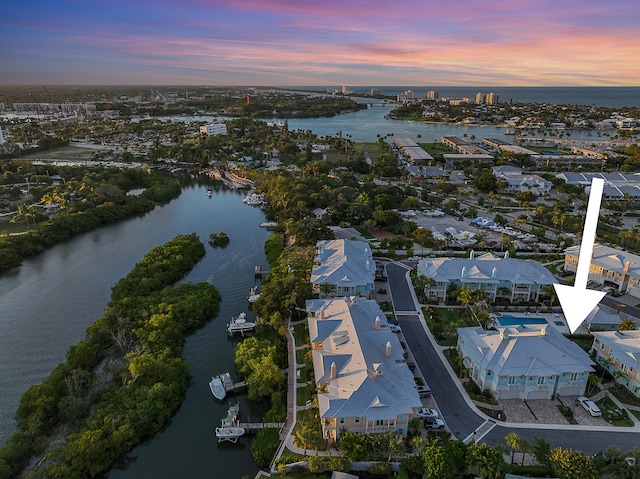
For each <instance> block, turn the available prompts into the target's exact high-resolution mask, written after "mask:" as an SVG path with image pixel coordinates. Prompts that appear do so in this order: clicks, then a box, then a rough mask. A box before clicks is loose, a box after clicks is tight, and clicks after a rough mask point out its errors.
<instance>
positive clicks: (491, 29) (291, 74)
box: [0, 0, 640, 86]
mask: <svg viewBox="0 0 640 479" xmlns="http://www.w3.org/2000/svg"><path fill="white" fill-rule="evenodd" d="M0 18H1V19H2V25H3V27H2V29H0V46H1V48H0V65H2V68H1V70H0V84H41V83H44V84H78V85H79V84H155V85H171V84H173V85H203V84H216V85H272V86H284V85H298V86H311V85H379V86H385V85H433V86H436V85H450V86H467V85H486V86H640V29H639V28H638V20H639V19H640V3H638V2H637V0H618V1H616V2H613V3H605V2H596V1H592V0H582V1H578V0H567V1H562V2H551V1H549V0H541V1H535V2H533V1H529V2H526V1H523V0H512V1H504V0H499V1H495V2H491V3H484V2H477V1H472V0H458V1H451V2H442V3H441V2H433V1H424V0H422V1H420V0H403V1H401V2H395V3H389V2H384V1H380V0H370V1H366V2H365V1H362V0H355V1H347V2H344V1H343V2H337V1H334V0H328V1H324V2H318V1H315V0H311V1H300V0H296V1H287V0H244V1H242V2H239V1H227V2H220V1H217V0H215V1H210V0H184V1H181V2H175V1H171V0H130V1H127V2H125V1H123V0H113V1H110V2H104V1H100V0H98V1H96V2H82V3H81V2H77V1H73V0H59V1H55V2H45V1H42V0H34V1H31V2H11V4H6V5H4V6H3V7H2V11H0Z"/></svg>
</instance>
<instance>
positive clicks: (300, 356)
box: [296, 349, 306, 364]
mask: <svg viewBox="0 0 640 479" xmlns="http://www.w3.org/2000/svg"><path fill="white" fill-rule="evenodd" d="M305 352H306V350H305V349H296V363H297V364H304V353H305Z"/></svg>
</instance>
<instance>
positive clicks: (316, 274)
mask: <svg viewBox="0 0 640 479" xmlns="http://www.w3.org/2000/svg"><path fill="white" fill-rule="evenodd" d="M375 275H376V265H375V262H374V260H373V254H372V252H371V248H370V246H369V243H367V242H364V241H354V240H348V239H336V240H323V241H318V242H317V243H316V256H315V258H314V264H313V267H312V269H311V286H312V289H313V292H314V293H315V294H317V295H318V296H319V297H320V298H325V297H333V296H364V297H366V298H368V297H369V295H370V294H371V292H372V291H373V287H374V282H375Z"/></svg>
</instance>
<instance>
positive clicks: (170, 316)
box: [0, 233, 221, 479]
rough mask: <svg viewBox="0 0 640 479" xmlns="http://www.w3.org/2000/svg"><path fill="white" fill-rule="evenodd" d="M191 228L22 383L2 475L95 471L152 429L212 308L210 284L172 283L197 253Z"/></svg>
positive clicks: (175, 399) (156, 253)
mask: <svg viewBox="0 0 640 479" xmlns="http://www.w3.org/2000/svg"><path fill="white" fill-rule="evenodd" d="M204 254H205V248H204V245H203V244H202V243H201V242H200V240H199V239H198V237H197V235H196V234H195V233H192V234H189V235H179V236H177V237H175V238H174V239H173V240H171V241H169V242H168V243H166V244H164V245H162V246H158V247H156V248H154V249H152V250H151V251H149V253H148V254H147V255H146V256H145V257H144V258H143V259H142V260H141V261H140V262H139V263H138V264H136V265H135V267H134V268H133V270H132V271H131V272H130V273H129V274H128V275H127V276H126V277H124V278H123V279H121V280H120V281H119V282H118V283H117V284H116V285H115V286H114V287H113V289H112V294H111V301H110V303H109V304H108V306H107V309H106V311H105V315H104V316H103V317H102V318H99V319H98V320H97V321H96V322H95V323H93V324H92V325H91V326H90V327H89V328H88V329H87V335H86V338H85V340H83V341H81V342H79V343H78V344H76V345H74V346H71V347H70V348H69V350H68V352H67V361H66V363H63V364H60V365H59V366H58V367H56V368H55V369H54V370H53V371H52V373H51V375H50V376H49V377H48V378H47V379H46V380H45V381H44V382H43V383H42V384H38V385H35V386H32V387H31V388H29V389H28V390H27V391H26V392H25V393H24V395H23V396H22V398H21V400H20V405H19V407H18V411H17V413H16V418H17V421H18V431H17V432H15V433H14V434H13V435H11V436H10V438H9V439H8V441H7V443H6V444H5V445H4V447H3V448H2V449H0V477H2V478H10V477H19V476H20V474H21V473H22V471H23V470H25V468H27V467H28V465H29V464H30V463H31V465H32V466H34V465H35V464H38V467H37V468H34V467H30V469H35V470H33V471H32V472H30V473H29V474H30V475H29V477H31V478H33V479H38V478H47V479H52V478H59V479H63V478H64V479H69V478H83V477H96V476H97V475H99V474H101V473H104V472H105V471H107V470H108V469H109V468H110V467H111V466H112V464H113V463H114V462H115V461H116V460H117V459H118V458H119V457H120V456H121V455H122V454H124V453H126V452H127V451H129V450H131V449H132V448H133V447H135V446H136V445H137V444H139V443H140V442H141V441H142V440H144V439H145V438H148V437H150V436H152V435H153V434H155V433H156V432H158V431H159V430H160V429H161V428H162V427H163V426H164V425H165V424H166V421H167V420H168V419H169V418H170V417H171V416H172V415H173V414H174V413H175V412H176V411H177V409H178V408H179V406H180V404H181V402H182V398H183V395H184V393H185V391H186V389H187V386H188V382H189V366H188V364H187V363H186V361H185V360H184V359H182V349H183V345H184V340H185V337H186V335H188V334H189V333H191V332H193V331H194V330H195V329H197V328H200V327H201V326H203V325H204V324H205V323H206V322H207V321H208V320H210V319H211V318H212V317H214V316H215V315H217V314H218V310H219V304H220V299H221V297H220V294H219V293H218V291H217V289H216V288H215V286H213V285H212V284H210V283H206V282H203V283H198V284H193V283H184V284H180V285H174V283H175V282H176V281H178V280H179V279H180V278H182V277H183V276H184V275H185V274H186V273H187V272H188V271H190V270H191V269H192V268H193V266H194V265H195V264H196V263H197V262H198V261H199V260H200V259H201V258H202V257H203V256H204Z"/></svg>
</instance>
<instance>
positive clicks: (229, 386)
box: [219, 372, 247, 393]
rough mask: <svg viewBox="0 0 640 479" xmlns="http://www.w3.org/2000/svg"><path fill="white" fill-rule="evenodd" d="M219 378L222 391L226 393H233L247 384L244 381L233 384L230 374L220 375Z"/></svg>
mask: <svg viewBox="0 0 640 479" xmlns="http://www.w3.org/2000/svg"><path fill="white" fill-rule="evenodd" d="M219 378H220V380H221V381H222V385H223V386H224V390H225V391H227V392H228V393H235V392H238V391H241V390H243V389H244V388H246V387H247V383H246V382H245V381H239V382H237V383H235V382H233V379H231V374H229V373H228V372H226V373H223V374H220V375H219Z"/></svg>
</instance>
